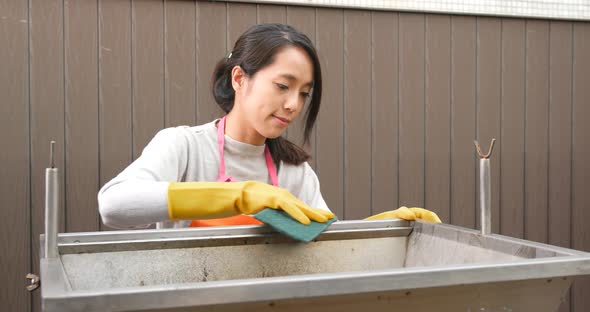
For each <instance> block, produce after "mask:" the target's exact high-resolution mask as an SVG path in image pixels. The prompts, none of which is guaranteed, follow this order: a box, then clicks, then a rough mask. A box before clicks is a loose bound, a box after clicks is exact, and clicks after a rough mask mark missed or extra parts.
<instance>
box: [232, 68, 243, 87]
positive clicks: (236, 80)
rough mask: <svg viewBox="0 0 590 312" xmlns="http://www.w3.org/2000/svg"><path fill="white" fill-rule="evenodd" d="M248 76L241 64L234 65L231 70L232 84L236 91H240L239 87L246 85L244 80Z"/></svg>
mask: <svg viewBox="0 0 590 312" xmlns="http://www.w3.org/2000/svg"><path fill="white" fill-rule="evenodd" d="M245 78H246V76H245V75H244V71H243V70H242V68H241V67H240V66H237V65H236V66H234V68H232V70H231V85H232V87H233V88H234V91H235V92H238V90H239V89H241V88H242V86H243V85H244V80H245Z"/></svg>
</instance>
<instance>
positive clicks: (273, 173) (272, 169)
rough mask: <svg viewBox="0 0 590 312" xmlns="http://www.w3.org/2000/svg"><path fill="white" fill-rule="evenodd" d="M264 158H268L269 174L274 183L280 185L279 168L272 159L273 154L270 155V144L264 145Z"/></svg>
mask: <svg viewBox="0 0 590 312" xmlns="http://www.w3.org/2000/svg"><path fill="white" fill-rule="evenodd" d="M264 158H266V168H268V174H269V175H270V180H271V181H272V185H274V186H277V187H278V186H279V179H278V178H277V169H276V168H275V163H274V162H273V161H272V156H271V155H270V150H269V149H268V145H266V146H265V147H264Z"/></svg>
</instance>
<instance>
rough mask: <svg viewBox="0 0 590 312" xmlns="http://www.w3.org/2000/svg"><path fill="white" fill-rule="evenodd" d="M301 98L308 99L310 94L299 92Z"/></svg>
mask: <svg viewBox="0 0 590 312" xmlns="http://www.w3.org/2000/svg"><path fill="white" fill-rule="evenodd" d="M301 96H302V97H304V98H306V99H307V98H309V96H310V94H309V92H301Z"/></svg>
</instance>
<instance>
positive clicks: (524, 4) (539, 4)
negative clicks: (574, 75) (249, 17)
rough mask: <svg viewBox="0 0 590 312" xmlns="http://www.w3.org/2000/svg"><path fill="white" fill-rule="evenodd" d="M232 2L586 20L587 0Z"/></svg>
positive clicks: (589, 7)
mask: <svg viewBox="0 0 590 312" xmlns="http://www.w3.org/2000/svg"><path fill="white" fill-rule="evenodd" d="M236 2H258V3H277V4H296V5H310V6H329V7H346V8H366V9H373V10H392V11H418V12H433V13H451V14H470V15H471V14H472V15H496V16H514V17H538V18H551V19H572V20H590V0H257V1H246V0H242V1H240V0H238V1H236Z"/></svg>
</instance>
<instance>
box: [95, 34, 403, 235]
mask: <svg viewBox="0 0 590 312" xmlns="http://www.w3.org/2000/svg"><path fill="white" fill-rule="evenodd" d="M212 91H213V96H214V98H215V101H216V102H217V104H218V105H219V106H220V107H221V108H222V109H223V111H224V112H225V113H226V114H227V115H226V116H224V117H223V118H221V119H220V120H215V121H212V122H210V123H207V124H204V125H200V126H196V127H187V126H183V127H176V128H168V129H164V130H162V131H160V132H159V133H158V134H156V136H155V137H154V138H153V139H152V141H151V142H150V143H149V144H148V145H147V146H146V148H145V149H144V150H143V152H142V155H141V156H140V157H139V158H138V159H137V160H136V161H134V162H133V163H132V164H131V165H130V166H129V167H127V168H126V169H125V170H124V171H123V172H121V173H120V174H119V175H118V176H117V177H115V178H114V179H113V180H111V181H110V182H108V183H107V184H105V185H104V186H103V188H102V189H101V190H100V192H99V194H98V201H99V210H100V214H101V216H102V219H103V222H104V223H105V224H106V225H109V226H111V227H116V228H141V227H147V226H149V225H150V224H152V223H157V227H158V228H169V227H187V226H211V225H230V224H257V223H259V222H258V221H257V220H255V219H254V218H251V217H249V216H247V215H250V214H254V213H256V212H258V211H260V210H262V209H264V208H267V207H268V208H274V209H281V210H283V211H285V212H286V213H288V214H289V215H290V216H292V217H293V218H294V219H296V220H297V221H299V222H301V223H303V224H309V223H310V220H314V221H317V222H326V221H327V220H328V219H330V218H333V217H334V214H333V213H332V212H330V210H329V209H328V207H327V205H326V203H325V202H324V200H323V198H322V195H321V193H320V186H319V181H318V178H317V176H316V175H315V173H314V172H313V170H312V169H311V167H310V166H309V164H308V163H307V162H306V160H307V159H308V158H309V155H308V154H307V153H306V152H305V151H304V150H302V149H301V148H299V147H298V146H296V145H294V144H293V143H291V142H289V141H288V140H286V139H284V138H282V137H281V134H282V133H283V132H284V131H285V130H286V129H287V127H288V126H289V124H290V123H291V122H292V121H293V120H294V119H295V118H296V117H297V116H298V115H299V114H300V113H301V112H302V111H303V110H305V114H304V118H305V127H304V139H305V142H308V140H309V136H310V133H311V131H312V129H313V126H314V123H315V121H316V118H317V114H318V112H319V108H320V99H321V95H322V77H321V69H320V64H319V60H318V56H317V53H316V51H315V48H314V47H313V45H312V43H311V41H310V40H309V39H308V38H307V37H306V36H305V35H304V34H302V33H300V32H298V31H297V30H295V29H293V28H292V27H290V26H287V25H281V24H264V25H256V26H253V27H251V28H250V29H248V30H247V31H246V32H245V33H244V34H242V36H241V37H240V38H239V39H238V40H237V41H236V44H235V46H234V48H233V50H232V52H231V53H230V54H229V55H228V56H227V57H225V58H223V59H222V60H220V61H219V62H218V64H217V66H216V67H215V70H214V73H213V81H212ZM236 181H243V182H236ZM227 182H233V183H227ZM409 214H410V215H411V216H410V217H407V216H406V218H411V217H412V216H413V213H412V212H410V213H409ZM385 217H387V218H389V217H398V215H396V214H394V215H392V214H391V213H389V214H387V215H381V216H380V217H377V218H385Z"/></svg>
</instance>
